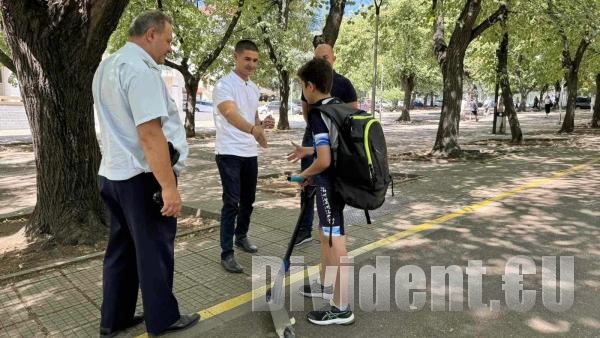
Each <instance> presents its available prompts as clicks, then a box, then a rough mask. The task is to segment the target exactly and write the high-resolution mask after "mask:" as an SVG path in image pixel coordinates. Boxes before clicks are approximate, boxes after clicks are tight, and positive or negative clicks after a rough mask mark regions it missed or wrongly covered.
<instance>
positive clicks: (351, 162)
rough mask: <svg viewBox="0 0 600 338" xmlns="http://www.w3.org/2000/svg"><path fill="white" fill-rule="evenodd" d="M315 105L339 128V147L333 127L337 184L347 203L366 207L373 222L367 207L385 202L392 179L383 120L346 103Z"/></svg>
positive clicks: (333, 149) (333, 156) (336, 188)
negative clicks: (382, 124) (382, 126)
mask: <svg viewBox="0 0 600 338" xmlns="http://www.w3.org/2000/svg"><path fill="white" fill-rule="evenodd" d="M313 109H317V110H319V111H320V112H321V113H322V114H323V115H325V116H327V117H328V118H329V120H331V124H332V125H333V126H334V128H335V129H336V130H337V134H338V135H337V147H335V141H334V135H331V134H332V130H331V129H330V130H329V133H330V138H331V141H332V163H333V168H334V173H335V182H334V188H335V190H336V191H337V192H338V193H339V194H340V195H341V197H342V198H343V200H344V202H346V204H348V205H350V206H352V207H355V208H358V209H363V210H365V216H366V217H367V222H368V223H370V219H369V215H368V212H367V210H374V209H377V208H379V207H380V206H381V205H382V204H383V202H384V201H385V194H386V192H387V188H388V185H389V184H390V182H392V177H391V176H390V172H389V167H388V157H387V146H386V143H385V137H384V135H383V129H382V128H381V124H380V123H379V121H378V120H377V119H376V118H374V117H373V115H371V114H368V113H367V112H365V111H363V110H360V109H356V108H352V107H350V106H348V105H346V104H340V103H333V104H324V105H321V106H313ZM392 194H393V183H392Z"/></svg>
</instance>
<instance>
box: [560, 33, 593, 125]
mask: <svg viewBox="0 0 600 338" xmlns="http://www.w3.org/2000/svg"><path fill="white" fill-rule="evenodd" d="M563 39H564V40H566V37H565V38H563ZM589 45H590V38H589V37H588V36H584V37H583V38H582V39H581V41H580V42H579V46H578V47H577V52H576V54H575V57H574V58H572V59H571V56H570V52H569V50H568V49H565V50H563V53H562V55H563V65H564V66H565V68H566V69H567V70H566V74H565V75H566V76H565V77H566V79H567V91H568V93H567V94H568V96H567V109H566V111H565V119H564V120H563V124H562V126H561V128H560V131H559V132H560V133H572V132H573V130H574V129H575V100H576V98H577V85H578V81H579V76H578V74H579V65H581V60H582V59H583V55H584V54H585V51H586V49H587V48H588V46H589ZM567 47H568V44H566V45H565V48H567ZM559 103H560V100H559Z"/></svg>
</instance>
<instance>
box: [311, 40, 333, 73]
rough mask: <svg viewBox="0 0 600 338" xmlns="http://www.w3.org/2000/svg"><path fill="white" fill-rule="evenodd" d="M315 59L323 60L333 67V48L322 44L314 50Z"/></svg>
mask: <svg viewBox="0 0 600 338" xmlns="http://www.w3.org/2000/svg"><path fill="white" fill-rule="evenodd" d="M315 58H317V59H323V60H325V61H327V62H329V64H330V65H331V66H332V67H333V63H334V62H335V55H334V54H333V47H331V46H330V45H328V44H326V43H322V44H320V45H318V46H317V48H315Z"/></svg>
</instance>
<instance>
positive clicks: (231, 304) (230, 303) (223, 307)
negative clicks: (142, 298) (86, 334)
mask: <svg viewBox="0 0 600 338" xmlns="http://www.w3.org/2000/svg"><path fill="white" fill-rule="evenodd" d="M598 162H600V157H598V158H595V159H593V160H590V161H587V162H585V163H582V164H578V165H574V166H572V167H570V168H567V169H563V170H560V171H557V172H554V173H553V174H551V175H548V176H546V177H544V178H538V179H534V180H533V181H531V182H529V183H525V184H522V185H520V186H518V187H515V188H512V189H510V190H508V191H505V192H502V193H499V194H498V195H495V196H492V197H490V198H488V199H485V200H483V201H481V202H477V203H474V204H471V205H468V206H466V207H463V208H460V209H458V210H456V211H453V212H451V213H449V214H445V215H442V216H440V217H438V218H435V219H433V220H431V221H427V222H424V223H421V224H419V225H416V226H413V227H411V228H409V229H407V230H403V231H400V232H397V233H395V234H393V235H390V236H388V237H385V238H382V239H380V240H378V241H376V242H373V243H369V244H367V245H364V246H362V247H360V248H357V249H354V250H352V251H350V252H348V255H349V256H353V257H356V256H359V255H362V254H365V253H368V252H371V251H373V250H376V249H379V248H381V247H384V246H386V245H389V244H392V243H394V242H396V241H398V240H400V239H403V238H406V237H409V236H412V235H415V234H417V233H420V232H423V231H425V230H429V229H431V228H433V227H435V226H438V225H441V224H443V223H446V222H448V221H450V220H453V219H455V218H458V217H460V216H463V215H466V214H470V213H473V212H475V211H477V210H479V209H481V208H484V207H486V206H488V205H490V204H492V203H496V202H500V201H502V200H505V199H508V198H510V197H512V196H515V195H517V194H519V193H521V192H524V191H527V190H530V189H533V188H537V187H539V186H541V185H543V184H545V183H549V182H552V181H555V180H557V179H559V178H562V177H565V176H568V175H571V174H573V173H576V172H578V171H581V170H584V169H587V168H588V167H590V166H592V165H594V164H596V163H598ZM306 271H308V274H309V275H312V274H316V273H318V272H319V266H318V265H312V266H309V267H307V269H306V270H303V271H301V272H298V273H295V274H292V275H290V276H288V277H286V286H287V285H290V284H291V283H294V282H298V281H299V280H301V279H303V278H304V274H305V272H306ZM266 290H267V287H266V286H261V287H260V288H257V289H253V290H251V291H248V292H246V293H243V294H241V295H239V296H236V297H233V298H230V299H228V300H226V301H223V302H221V303H219V304H216V305H213V306H211V307H209V308H207V309H204V310H200V311H198V314H199V315H200V316H201V319H200V320H201V321H204V320H207V319H209V318H212V317H215V316H218V315H220V314H222V313H225V312H227V311H230V310H233V309H235V308H237V307H240V306H242V305H244V304H246V303H249V302H251V301H252V300H253V299H258V298H259V297H264V296H265V294H266ZM145 337H148V335H147V333H144V334H141V335H139V336H137V337H136V338H145Z"/></svg>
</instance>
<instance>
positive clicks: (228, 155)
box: [213, 40, 267, 273]
mask: <svg viewBox="0 0 600 338" xmlns="http://www.w3.org/2000/svg"><path fill="white" fill-rule="evenodd" d="M234 60H235V67H234V69H233V70H232V71H231V72H230V73H229V74H227V75H225V76H224V77H222V78H221V79H220V80H219V81H218V82H217V83H216V85H215V88H214V90H213V102H214V106H215V110H214V118H215V126H216V129H217V136H216V142H215V154H216V155H215V160H216V162H217V166H218V168H219V174H220V176H221V184H222V186H223V208H222V209H221V265H222V266H223V268H224V269H225V270H226V271H229V272H233V273H241V272H243V268H242V266H241V265H239V264H238V263H237V261H236V260H235V256H234V250H233V244H234V240H233V238H234V236H235V245H236V246H238V247H240V248H241V249H242V250H244V251H246V252H249V253H254V252H256V251H257V250H258V248H257V247H256V246H255V245H252V244H251V243H250V241H249V240H248V229H249V227H250V216H251V214H252V209H253V207H252V204H253V203H254V199H255V195H256V180H257V177H258V162H257V156H258V151H257V147H256V143H257V142H258V144H260V146H261V147H263V148H266V147H267V139H266V137H265V132H264V130H263V127H262V125H261V121H260V119H259V118H258V99H259V97H260V91H259V89H258V86H256V84H254V82H252V81H251V80H250V76H251V75H252V74H254V71H255V70H256V66H257V64H258V47H257V46H256V44H255V43H254V42H252V41H250V40H240V41H239V42H238V43H237V44H236V45H235V52H234Z"/></svg>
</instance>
